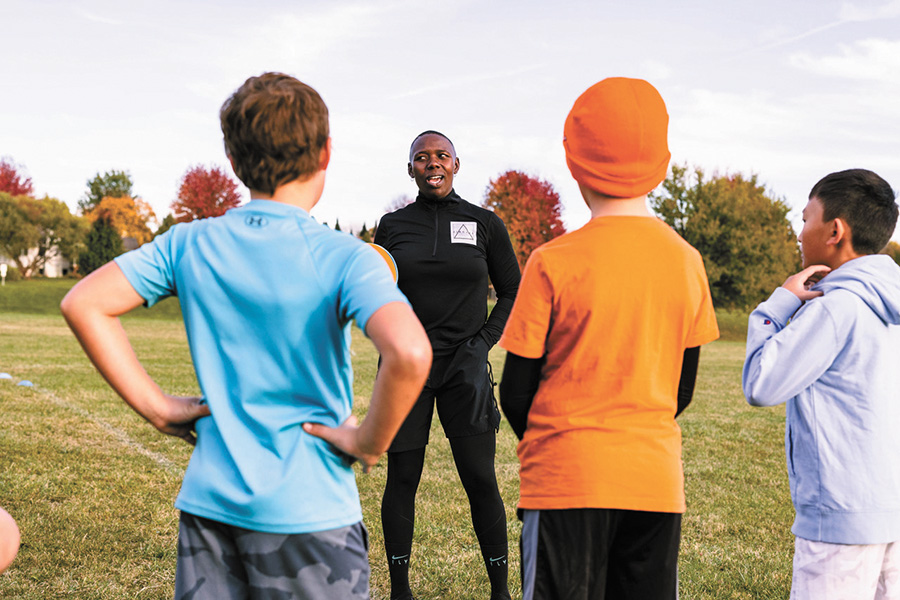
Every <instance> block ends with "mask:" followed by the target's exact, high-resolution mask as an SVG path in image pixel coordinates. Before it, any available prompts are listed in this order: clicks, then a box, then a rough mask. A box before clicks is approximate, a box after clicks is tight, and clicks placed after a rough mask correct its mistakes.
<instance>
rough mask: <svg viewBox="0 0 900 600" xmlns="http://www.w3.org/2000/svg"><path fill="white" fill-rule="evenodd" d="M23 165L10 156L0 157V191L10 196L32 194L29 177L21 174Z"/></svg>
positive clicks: (32, 189)
mask: <svg viewBox="0 0 900 600" xmlns="http://www.w3.org/2000/svg"><path fill="white" fill-rule="evenodd" d="M22 169H23V167H22V166H21V165H17V164H16V163H14V162H13V161H12V159H11V158H0V192H6V193H7V194H9V195H10V196H32V195H34V188H33V187H32V185H31V177H27V176H25V175H23V174H22V172H21V171H22Z"/></svg>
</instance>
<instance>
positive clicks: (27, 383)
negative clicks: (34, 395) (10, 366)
mask: <svg viewBox="0 0 900 600" xmlns="http://www.w3.org/2000/svg"><path fill="white" fill-rule="evenodd" d="M16 385H24V386H25V387H34V384H33V383H31V382H30V381H28V380H27V379H23V380H22V381H20V382H19V383H17V384H16Z"/></svg>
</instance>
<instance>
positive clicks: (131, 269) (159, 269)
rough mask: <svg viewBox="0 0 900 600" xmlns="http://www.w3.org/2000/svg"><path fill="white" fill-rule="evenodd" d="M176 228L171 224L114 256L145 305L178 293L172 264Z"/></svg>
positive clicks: (151, 304)
mask: <svg viewBox="0 0 900 600" xmlns="http://www.w3.org/2000/svg"><path fill="white" fill-rule="evenodd" d="M176 229H177V228H172V229H170V230H169V231H167V232H165V233H164V234H162V235H160V236H158V237H157V238H156V239H154V240H153V241H152V242H149V243H147V244H144V245H143V246H141V247H140V248H137V249H136V250H132V251H131V252H126V253H125V254H122V255H120V256H117V257H116V258H115V259H114V260H115V262H116V264H117V265H118V266H119V268H120V269H122V273H124V275H125V278H126V279H127V280H128V283H130V284H131V287H133V288H134V290H135V291H136V292H137V293H138V295H140V296H141V298H143V299H144V300H145V301H146V303H147V306H148V307H150V306H153V305H154V304H156V303H157V302H159V301H160V300H164V299H166V298H168V297H169V296H177V295H178V294H177V292H176V290H175V272H174V267H173V265H174V264H175V260H174V256H173V255H174V247H175V232H176Z"/></svg>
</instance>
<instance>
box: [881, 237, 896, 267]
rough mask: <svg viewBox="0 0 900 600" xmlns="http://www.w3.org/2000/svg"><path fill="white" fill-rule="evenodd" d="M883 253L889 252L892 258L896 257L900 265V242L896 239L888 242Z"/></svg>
mask: <svg viewBox="0 0 900 600" xmlns="http://www.w3.org/2000/svg"><path fill="white" fill-rule="evenodd" d="M881 252H882V254H887V255H888V256H890V257H891V258H893V259H894V262H896V263H897V264H898V265H900V244H898V243H897V242H895V241H893V240H892V241H890V242H888V245H887V246H885V247H884V250H882V251H881Z"/></svg>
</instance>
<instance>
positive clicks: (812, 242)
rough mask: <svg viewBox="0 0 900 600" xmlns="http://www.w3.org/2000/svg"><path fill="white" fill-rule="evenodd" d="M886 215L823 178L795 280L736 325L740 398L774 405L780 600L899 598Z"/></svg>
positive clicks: (863, 175) (893, 218) (866, 192)
mask: <svg viewBox="0 0 900 600" xmlns="http://www.w3.org/2000/svg"><path fill="white" fill-rule="evenodd" d="M897 213H898V208H897V204H896V202H895V200H894V192H893V190H892V189H891V187H890V185H888V183H887V182H886V181H884V180H883V179H882V178H881V177H879V176H878V175H876V174H875V173H873V172H871V171H866V170H864V169H852V170H848V171H841V172H838V173H832V174H830V175H828V176H826V177H825V178H823V179H822V180H821V181H819V182H818V183H817V184H816V185H815V186H814V187H813V189H812V191H811V192H810V194H809V203H808V204H807V205H806V208H804V209H803V230H802V231H801V233H800V235H799V240H800V244H801V247H802V252H803V267H804V269H803V270H802V271H800V272H799V273H797V274H796V275H792V276H791V277H789V278H788V279H787V280H786V281H785V282H784V285H783V286H782V287H780V288H778V289H776V290H775V292H773V293H772V296H771V297H770V298H769V299H768V300H767V301H765V302H763V303H762V304H760V305H759V306H758V307H757V308H756V310H755V311H753V313H751V315H750V321H749V330H748V334H747V358H746V362H745V363H744V372H743V386H744V394H745V395H746V397H747V401H748V402H749V403H750V404H752V405H754V406H773V405H776V404H780V403H782V402H787V422H786V432H785V445H786V452H787V464H788V476H789V479H790V487H791V499H792V501H793V503H794V509H795V511H796V518H795V520H794V526H793V528H792V532H793V533H794V535H795V536H796V538H795V545H794V569H793V582H792V586H791V598H792V599H810V600H813V599H814V600H829V599H832V600H834V599H844V598H846V599H850V598H852V599H855V600H860V599H871V598H877V599H887V598H900V436H898V435H897V431H898V427H900V402H898V390H900V369H898V367H897V360H898V357H900V267H898V266H897V264H896V263H894V261H893V260H892V259H891V258H890V257H888V256H885V255H879V254H878V252H879V251H881V250H882V249H883V248H884V247H885V245H886V244H887V243H888V241H889V240H890V238H891V235H892V234H893V232H894V228H895V226H896V223H897Z"/></svg>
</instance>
